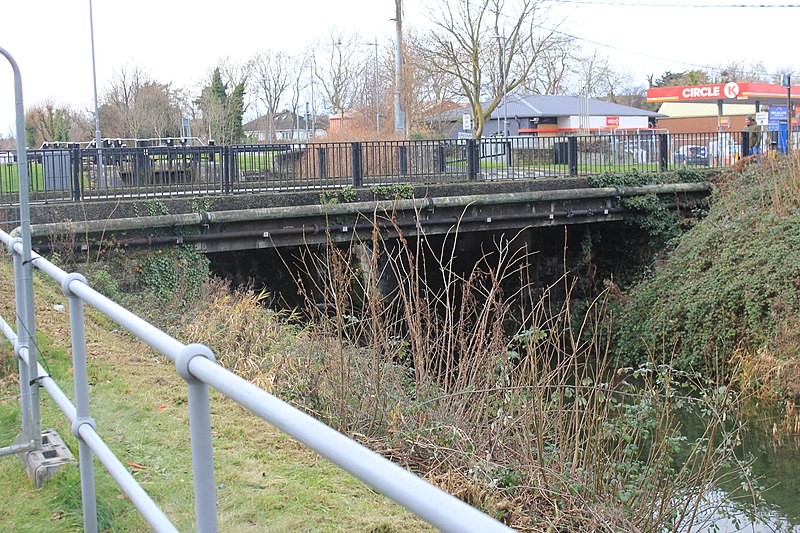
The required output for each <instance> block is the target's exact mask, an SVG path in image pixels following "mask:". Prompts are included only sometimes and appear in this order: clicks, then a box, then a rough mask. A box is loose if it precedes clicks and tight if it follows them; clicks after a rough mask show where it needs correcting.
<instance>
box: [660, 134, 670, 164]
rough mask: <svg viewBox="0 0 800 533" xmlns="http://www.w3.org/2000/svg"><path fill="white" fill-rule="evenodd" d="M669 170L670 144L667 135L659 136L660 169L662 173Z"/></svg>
mask: <svg viewBox="0 0 800 533" xmlns="http://www.w3.org/2000/svg"><path fill="white" fill-rule="evenodd" d="M668 168H669V143H668V142H667V134H666V133H659V134H658V169H659V170H660V171H661V172H666V171H667V169H668Z"/></svg>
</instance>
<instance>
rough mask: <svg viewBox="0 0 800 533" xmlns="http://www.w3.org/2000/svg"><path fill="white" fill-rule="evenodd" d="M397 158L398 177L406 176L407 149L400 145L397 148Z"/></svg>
mask: <svg viewBox="0 0 800 533" xmlns="http://www.w3.org/2000/svg"><path fill="white" fill-rule="evenodd" d="M398 157H399V158H400V175H401V176H405V175H406V174H408V147H407V146H406V145H404V144H401V145H400V146H399V147H398Z"/></svg>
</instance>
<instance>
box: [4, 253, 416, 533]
mask: <svg viewBox="0 0 800 533" xmlns="http://www.w3.org/2000/svg"><path fill="white" fill-rule="evenodd" d="M36 278H37V279H36V285H37V287H36V290H37V299H36V307H37V327H38V329H39V332H40V339H41V342H40V347H41V350H42V353H43V354H44V357H43V359H44V360H45V361H46V362H47V364H48V366H49V368H50V373H51V374H52V376H53V378H54V379H55V380H56V381H57V382H58V383H59V384H60V386H61V388H62V389H63V390H64V391H65V392H66V393H67V394H68V395H69V396H72V393H71V390H72V384H71V379H70V368H69V366H70V361H69V359H68V353H69V352H68V350H69V348H68V346H69V340H68V338H67V336H66V335H67V333H68V331H69V326H68V317H67V315H66V313H63V312H59V311H56V310H54V308H53V306H54V305H55V304H57V303H60V304H62V305H65V304H66V302H65V298H64V297H63V296H62V295H61V292H60V291H59V290H58V288H57V287H55V286H53V284H52V283H48V282H45V281H44V280H43V279H41V276H39V275H37V276H36ZM10 279H12V278H11V275H10V267H9V264H8V262H7V261H3V262H2V264H0V292H2V294H3V296H2V299H0V302H2V303H0V310H1V311H2V315H3V317H4V318H5V319H6V320H7V321H8V320H9V318H10V317H11V316H13V314H12V313H13V308H12V307H11V306H12V305H13V293H12V292H11V290H12V289H11V287H12V284H11V282H10ZM87 338H88V339H89V345H88V352H89V373H90V376H89V379H90V383H91V384H92V386H91V390H90V395H91V410H92V416H93V417H94V418H95V420H96V421H97V428H98V432H99V433H100V435H101V436H102V437H103V438H104V439H105V440H106V442H107V443H108V444H109V446H110V447H111V448H112V449H113V450H114V451H115V453H116V454H117V456H118V457H119V458H120V459H121V460H122V461H123V462H127V463H128V464H129V465H132V466H130V470H131V471H132V472H133V474H134V476H135V477H136V478H137V479H138V480H139V481H140V483H141V484H142V486H143V487H144V489H145V490H146V491H147V492H148V493H149V494H150V495H151V497H152V498H153V499H154V501H156V503H157V504H159V505H160V506H161V508H162V509H163V510H164V512H165V513H166V514H167V516H169V517H170V518H171V519H172V520H173V523H174V524H175V526H176V527H177V528H178V529H179V530H180V531H189V530H192V529H193V527H194V510H193V494H192V474H191V463H190V447H189V442H188V435H189V433H188V418H187V406H186V387H185V384H184V383H183V382H182V380H181V379H180V378H179V377H178V376H177V374H176V373H175V370H174V366H173V365H172V364H171V363H169V362H168V361H165V360H164V359H163V358H162V357H160V356H158V355H156V354H153V353H152V352H151V351H150V350H149V349H147V348H146V347H145V346H143V345H142V344H141V343H139V342H137V341H135V340H134V339H132V338H130V337H129V336H128V335H126V334H125V333H119V332H117V331H116V327H115V326H114V325H113V324H111V323H110V322H109V321H108V320H106V319H104V318H102V317H98V316H97V315H96V313H94V312H92V311H87ZM2 355H3V357H4V358H6V360H7V358H8V357H9V350H8V347H7V346H6V347H5V348H3V352H2ZM15 390H17V391H18V388H17V384H16V378H15V377H14V376H13V374H12V375H6V376H5V377H4V379H3V381H2V391H1V392H0V397H2V398H3V399H2V401H1V402H0V420H2V421H3V424H2V426H1V427H2V433H0V436H2V438H3V441H2V443H3V444H5V443H7V442H8V441H10V440H11V439H12V438H13V436H14V435H15V433H16V432H18V431H19V428H20V426H19V422H18V421H17V418H18V416H19V414H18V413H19V408H18V403H17V399H16V396H15V394H16V393H15ZM42 418H43V421H44V427H54V428H55V429H56V430H57V431H58V433H59V435H61V437H62V438H64V440H65V441H66V443H67V445H68V446H69V447H70V448H71V450H72V451H73V453H74V454H75V456H76V457H77V441H76V439H75V438H74V437H73V436H72V435H71V433H70V428H69V426H68V424H67V422H66V419H64V418H63V415H61V413H60V411H58V410H57V407H56V406H55V405H54V403H53V402H52V401H51V400H50V399H49V397H48V396H47V394H46V393H44V392H43V394H42ZM212 427H213V437H214V443H215V466H216V480H217V484H218V487H219V488H218V501H219V505H218V507H219V516H220V529H221V530H222V531H345V530H348V531H353V530H356V531H369V530H373V529H374V530H378V529H380V528H383V529H380V530H382V531H409V530H425V529H426V528H427V526H426V525H425V524H423V523H421V522H420V521H419V520H417V519H416V518H415V517H413V516H411V515H410V514H409V513H407V512H405V511H404V510H402V509H401V508H399V507H398V506H396V505H395V504H393V503H391V502H389V501H387V500H386V499H385V498H383V497H382V496H380V495H378V494H376V493H375V492H373V491H372V490H371V489H369V488H368V487H366V486H365V485H363V484H362V483H361V482H359V481H358V480H355V479H354V478H352V476H350V475H349V474H347V473H345V472H343V471H342V470H340V469H339V468H338V467H335V466H334V465H332V464H330V463H328V462H327V461H326V460H324V459H321V458H320V457H319V456H317V455H316V454H314V453H313V452H310V451H309V450H307V449H305V448H304V447H302V446H301V445H300V444H298V443H296V442H295V441H293V440H291V439H290V438H288V437H286V436H285V435H283V434H281V433H280V432H278V431H277V430H275V429H274V428H272V427H270V426H268V425H267V424H266V423H265V422H262V421H260V420H258V419H256V418H255V417H253V416H251V415H250V414H249V413H247V412H245V411H244V410H243V409H241V408H239V407H238V406H236V405H234V404H232V403H231V402H229V401H228V400H226V399H224V398H222V397H220V395H219V394H216V393H212ZM133 465H137V466H133ZM95 471H96V472H97V483H98V492H99V494H98V501H99V507H100V508H101V509H102V510H103V518H102V523H103V524H104V528H105V529H107V530H110V531H146V530H149V527H148V526H147V524H146V523H144V521H143V519H142V518H141V517H140V516H139V513H138V511H137V510H136V509H135V508H134V507H133V506H132V505H131V504H130V502H129V501H128V500H127V498H126V497H125V496H124V495H122V494H121V493H120V491H119V489H118V488H116V484H115V482H114V481H113V480H112V479H111V478H110V476H109V475H108V474H106V473H105V470H104V468H103V467H102V465H99V463H97V462H96V465H95ZM75 477H76V476H75V474H74V472H69V471H68V472H66V473H65V474H64V475H63V476H60V477H59V478H58V479H54V480H53V481H51V482H49V483H48V484H47V485H46V486H45V487H44V488H43V489H42V490H38V491H37V490H35V489H34V488H33V486H32V484H31V483H30V482H29V480H28V479H27V477H26V475H25V473H24V470H23V469H22V467H21V465H20V463H19V461H18V460H16V459H15V458H11V457H7V458H4V459H3V460H0V495H1V496H2V497H0V514H2V516H3V517H4V520H3V524H4V525H3V529H6V528H7V529H10V530H14V531H48V530H53V529H58V530H59V531H78V530H80V529H81V522H80V513H79V512H78V509H79V508H80V487H79V484H78V483H77V482H76V479H75Z"/></svg>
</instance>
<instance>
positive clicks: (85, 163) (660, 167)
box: [0, 132, 767, 202]
mask: <svg viewBox="0 0 800 533" xmlns="http://www.w3.org/2000/svg"><path fill="white" fill-rule="evenodd" d="M765 142H767V141H765ZM137 144H138V146H136V147H130V148H129V147H124V146H117V145H111V146H108V147H103V148H102V153H103V159H102V161H103V169H102V172H100V171H99V170H100V169H99V166H98V154H97V149H96V148H94V147H89V148H84V147H80V146H79V145H77V144H63V145H60V144H57V145H53V147H52V148H51V149H47V150H30V151H28V155H27V161H26V166H27V169H28V174H29V175H30V177H31V179H30V194H31V199H32V200H36V201H53V200H90V199H93V198H98V199H101V198H121V197H143V196H178V195H203V194H242V193H251V192H258V191H289V190H315V189H326V188H336V187H345V186H353V187H361V186H373V185H379V186H384V185H394V184H405V183H413V184H436V183H449V182H458V181H466V180H499V179H516V180H520V179H524V180H530V179H537V178H543V177H558V176H582V175H589V174H596V173H599V172H604V171H628V170H633V169H637V170H640V171H645V172H647V171H652V172H655V171H666V170H669V169H671V168H675V167H679V166H693V167H720V166H726V165H729V164H732V163H733V162H735V160H736V159H738V158H739V157H741V155H742V154H746V153H747V133H746V132H732V133H696V134H688V133H687V134H667V133H654V132H640V133H634V134H623V135H591V136H589V135H587V136H557V137H546V136H541V137H530V136H528V137H510V138H499V137H497V138H485V139H481V140H471V139H467V140H464V139H445V140H423V141H364V142H336V143H333V142H331V143H308V144H268V145H233V146H179V145H175V146H164V145H158V146H150V145H149V143H147V142H140V143H137ZM15 161H16V154H15V153H14V152H0V201H9V202H11V201H13V199H14V198H15V196H16V194H17V191H16V189H15V187H16V164H15Z"/></svg>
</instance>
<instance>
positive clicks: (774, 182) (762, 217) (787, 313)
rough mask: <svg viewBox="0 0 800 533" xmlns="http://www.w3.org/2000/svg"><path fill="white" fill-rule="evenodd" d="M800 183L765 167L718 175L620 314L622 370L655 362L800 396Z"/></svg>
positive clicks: (787, 169)
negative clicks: (703, 203) (701, 214)
mask: <svg viewBox="0 0 800 533" xmlns="http://www.w3.org/2000/svg"><path fill="white" fill-rule="evenodd" d="M798 207H800V178H798V167H797V164H796V161H791V160H789V159H787V158H782V159H777V160H774V159H764V160H763V161H761V163H760V164H750V165H746V164H742V165H739V166H737V167H735V168H734V169H733V170H731V171H729V172H728V173H727V174H725V175H723V176H721V179H720V180H719V181H718V186H717V190H716V191H715V193H714V196H713V199H712V206H711V210H710V212H709V214H708V216H707V217H706V218H705V219H704V220H702V221H701V222H699V223H698V224H697V225H696V226H695V227H693V228H692V229H691V230H690V231H689V232H688V233H686V234H685V235H684V236H683V237H682V238H681V240H680V242H679V243H678V244H677V247H676V248H675V249H674V250H672V251H671V252H670V253H669V255H668V257H667V258H666V260H665V261H663V262H662V263H661V264H659V265H658V266H657V268H655V269H654V271H652V272H651V273H650V276H649V277H648V278H647V279H645V280H644V281H643V282H642V283H640V284H639V285H638V286H637V287H636V288H635V289H633V290H632V291H631V292H630V294H629V295H628V296H627V297H626V299H625V301H624V302H623V303H622V304H621V305H620V308H619V317H618V322H617V325H618V326H619V327H617V329H616V334H615V343H614V344H615V346H616V349H617V351H618V355H619V357H620V360H621V361H623V362H624V363H625V364H635V363H636V362H637V361H642V360H647V359H651V358H654V359H656V360H658V361H662V362H667V361H669V362H672V363H673V364H675V365H677V366H679V367H681V368H686V369H696V370H699V371H704V372H712V373H715V374H717V375H724V374H725V372H726V370H727V369H730V368H731V367H736V366H740V365H742V364H743V365H744V372H743V374H742V377H743V381H742V385H743V386H745V387H748V388H751V389H752V390H754V391H755V390H758V391H759V392H761V393H769V394H774V393H786V394H789V395H792V396H800V389H798V386H797V376H798V375H799V374H800V352H798V346H799V345H800V342H798V341H800V337H798V335H799V334H798V331H800V328H798V325H800V318H799V317H800V313H799V312H800V281H799V280H800V255H798V250H800V211H798Z"/></svg>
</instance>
